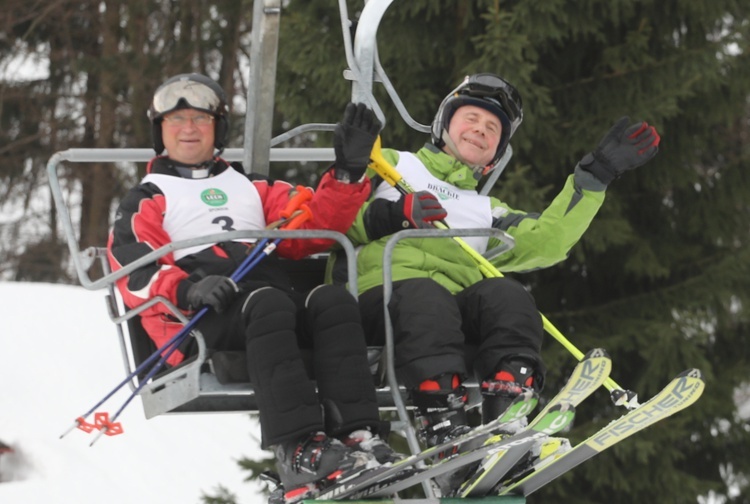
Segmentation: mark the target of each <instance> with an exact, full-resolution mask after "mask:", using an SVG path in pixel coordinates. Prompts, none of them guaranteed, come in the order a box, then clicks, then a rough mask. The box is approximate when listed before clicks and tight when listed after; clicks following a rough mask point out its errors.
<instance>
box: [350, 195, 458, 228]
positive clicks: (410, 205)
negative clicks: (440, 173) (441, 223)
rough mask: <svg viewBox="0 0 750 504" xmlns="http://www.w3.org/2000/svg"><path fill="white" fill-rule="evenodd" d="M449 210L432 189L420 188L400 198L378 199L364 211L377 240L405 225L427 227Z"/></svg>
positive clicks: (444, 216)
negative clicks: (422, 189) (420, 189)
mask: <svg viewBox="0 0 750 504" xmlns="http://www.w3.org/2000/svg"><path fill="white" fill-rule="evenodd" d="M447 216H448V212H446V211H445V208H443V206H442V205H441V204H440V202H439V201H438V200H437V198H436V197H435V196H434V195H433V194H432V193H430V192H427V191H419V192H416V193H409V194H405V195H403V196H401V198H400V199H399V200H398V201H388V200H386V199H382V198H381V199H376V200H374V201H373V202H372V203H370V206H368V207H367V210H366V211H365V215H364V224H365V231H366V232H367V236H369V237H370V239H371V240H377V239H378V238H382V237H383V236H387V235H390V234H393V233H396V232H398V231H401V230H402V229H409V228H412V229H426V228H429V227H431V226H432V222H433V221H436V220H442V219H445V218H446V217H447Z"/></svg>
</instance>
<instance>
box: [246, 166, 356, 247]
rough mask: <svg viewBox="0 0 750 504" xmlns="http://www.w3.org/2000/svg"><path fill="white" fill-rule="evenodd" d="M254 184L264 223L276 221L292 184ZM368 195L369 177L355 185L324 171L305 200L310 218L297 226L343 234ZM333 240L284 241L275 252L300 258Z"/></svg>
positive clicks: (262, 182) (287, 199)
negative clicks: (259, 199)
mask: <svg viewBox="0 0 750 504" xmlns="http://www.w3.org/2000/svg"><path fill="white" fill-rule="evenodd" d="M254 183H255V187H256V188H257V189H258V192H259V193H260V196H261V200H262V201H263V211H264V213H265V216H266V222H269V223H270V222H275V221H277V220H279V219H280V218H281V216H280V212H281V211H282V210H284V208H285V207H286V205H287V203H288V202H289V193H290V191H291V190H292V189H293V187H292V186H291V185H290V184H287V183H286V182H275V183H274V184H273V185H270V184H268V183H267V182H265V181H256V182H254ZM369 196H370V180H369V179H368V178H367V177H365V179H364V181H363V182H360V183H357V184H345V183H343V182H339V181H338V180H336V179H335V178H334V177H333V175H332V173H331V172H330V171H329V172H326V173H325V174H324V175H323V178H322V179H321V180H320V184H319V185H318V189H317V190H316V191H315V193H314V195H313V198H312V200H311V201H309V202H308V203H307V205H308V206H309V207H310V211H311V213H312V218H311V219H310V220H308V221H306V222H305V223H304V224H303V225H302V226H300V229H327V230H332V231H338V232H340V233H346V231H347V230H348V229H349V227H350V226H351V225H352V223H353V222H354V218H355V217H356V216H357V212H358V211H359V208H360V207H361V206H362V204H363V203H364V202H365V200H366V199H367V198H368V197H369ZM334 243H335V242H334V240H327V239H317V238H316V239H307V240H299V239H298V240H283V241H281V242H280V243H279V246H278V248H277V253H278V254H279V255H280V256H282V257H287V258H290V259H300V258H302V257H305V256H308V255H310V254H315V253H318V252H323V251H325V250H328V248H330V247H331V245H333V244H334Z"/></svg>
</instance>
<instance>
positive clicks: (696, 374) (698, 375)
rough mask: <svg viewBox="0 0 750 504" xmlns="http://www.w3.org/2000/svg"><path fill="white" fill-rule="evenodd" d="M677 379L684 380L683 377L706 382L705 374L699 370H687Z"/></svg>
mask: <svg viewBox="0 0 750 504" xmlns="http://www.w3.org/2000/svg"><path fill="white" fill-rule="evenodd" d="M677 377H678V378H682V377H688V378H694V379H696V380H700V381H702V382H705V381H706V378H705V377H704V376H703V372H702V371H701V370H700V369H698V368H691V369H686V370H685V371H683V372H682V373H680V374H679V375H677Z"/></svg>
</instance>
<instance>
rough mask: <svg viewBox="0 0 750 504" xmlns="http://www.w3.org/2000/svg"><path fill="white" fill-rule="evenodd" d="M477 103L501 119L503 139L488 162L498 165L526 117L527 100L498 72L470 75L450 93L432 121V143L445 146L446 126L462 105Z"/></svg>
mask: <svg viewBox="0 0 750 504" xmlns="http://www.w3.org/2000/svg"><path fill="white" fill-rule="evenodd" d="M464 105H474V106H477V107H481V108H483V109H485V110H487V111H489V112H491V113H492V114H494V115H496V116H497V117H498V118H499V119H500V123H501V124H502V126H503V131H502V134H501V135H500V143H499V144H498V146H497V151H495V156H494V157H493V158H492V161H491V162H490V164H489V165H488V166H494V165H495V164H496V163H497V162H498V161H499V160H500V158H501V157H502V156H503V154H504V153H505V149H507V148H508V143H509V142H510V137H512V136H513V133H515V132H516V129H517V128H518V126H519V125H520V124H521V121H523V102H522V101H521V95H520V94H519V93H518V90H517V89H516V88H514V87H513V86H512V85H511V84H510V83H509V82H507V81H506V80H504V79H503V78H501V77H498V76H497V75H495V74H491V73H478V74H474V75H468V76H466V78H465V79H464V80H463V82H461V84H459V85H458V87H457V88H456V89H454V90H453V91H451V92H450V93H448V95H447V96H446V97H445V98H444V99H443V102H442V103H441V104H440V107H439V108H438V111H437V114H435V119H433V121H432V128H431V137H432V143H433V144H434V145H435V146H436V147H438V148H442V147H443V146H444V145H445V142H444V141H443V130H446V131H447V129H448V125H449V124H450V122H451V118H452V117H453V114H454V113H455V112H456V110H457V109H458V108H459V107H462V106H464Z"/></svg>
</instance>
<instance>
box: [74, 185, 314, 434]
mask: <svg viewBox="0 0 750 504" xmlns="http://www.w3.org/2000/svg"><path fill="white" fill-rule="evenodd" d="M312 196H313V192H312V190H310V189H309V188H307V187H304V186H297V187H296V192H295V194H294V195H293V196H292V198H291V199H290V200H289V202H288V203H287V206H286V207H285V208H284V209H283V210H282V211H281V212H280V214H279V215H280V216H281V217H282V219H281V220H279V221H276V222H275V223H272V224H271V225H269V226H268V229H274V228H277V227H281V228H282V229H289V230H292V229H297V228H299V227H300V226H301V225H302V224H303V223H304V222H305V221H307V220H309V219H310V218H312V211H311V210H310V208H309V207H308V206H307V205H306V202H307V201H310V199H312ZM282 239H283V238H277V239H275V240H274V242H272V243H271V244H269V245H266V244H267V243H268V241H269V240H268V238H264V239H263V240H261V241H260V242H259V243H258V244H257V245H256V246H255V247H254V248H253V250H252V251H251V252H250V253H249V254H248V256H247V257H246V258H245V259H244V260H243V261H242V263H241V264H240V266H239V267H238V268H237V269H236V270H235V272H234V273H232V275H231V277H230V278H231V279H232V280H233V281H235V282H238V281H240V280H241V279H242V278H243V277H244V276H245V275H247V273H249V272H250V270H252V269H253V267H255V266H256V265H257V264H258V263H259V262H260V261H261V260H262V259H263V258H265V257H268V256H269V255H270V254H271V253H272V252H273V251H274V250H275V249H276V247H277V245H278V244H279V242H281V240H282ZM208 309H209V308H208V307H207V306H204V307H202V308H201V309H200V310H199V311H198V312H197V313H196V314H195V315H194V316H193V317H192V318H191V319H190V320H189V321H188V323H187V324H185V326H184V327H183V328H182V329H181V330H180V331H179V332H178V333H177V334H175V335H174V336H173V337H172V338H170V339H169V341H167V342H166V343H165V344H164V345H162V346H161V347H160V348H158V349H157V350H156V351H155V352H154V353H152V354H151V355H150V356H149V357H148V358H146V359H145V360H144V361H143V362H142V363H141V364H140V365H139V366H138V367H137V368H136V369H135V370H134V371H133V372H131V373H130V374H129V375H128V376H127V377H125V379H124V380H123V381H122V382H120V383H119V384H118V385H117V386H116V387H115V388H114V389H112V390H111V391H110V392H109V393H108V394H107V395H105V396H104V398H102V399H101V400H100V401H99V402H98V403H96V404H95V405H94V406H93V407H92V408H91V409H90V410H89V411H87V412H86V413H84V414H83V415H81V416H79V417H77V418H76V420H75V423H74V424H73V425H72V426H71V427H70V428H69V429H67V430H66V431H65V432H64V433H63V434H62V435H60V438H61V439H62V438H63V437H64V436H65V435H66V434H68V433H69V432H70V431H71V430H73V429H75V428H79V429H81V430H83V431H84V432H87V433H88V432H91V431H93V430H94V429H98V430H99V431H100V432H99V433H98V434H97V436H96V437H95V438H94V440H93V441H92V442H91V443H90V445H89V446H93V444H94V443H95V442H96V441H97V440H98V439H99V437H100V436H101V435H102V434H107V435H109V436H114V435H117V434H121V433H122V432H123V430H122V426H121V425H120V424H119V423H116V422H115V420H116V419H117V418H118V417H119V416H120V414H121V413H122V411H124V409H125V408H126V407H127V405H128V404H129V403H130V402H131V401H132V400H133V398H134V397H135V396H136V395H138V393H139V392H140V390H141V389H142V388H143V386H144V385H145V384H146V383H148V381H149V380H150V379H151V378H153V376H154V375H155V374H156V373H157V372H158V371H159V370H160V369H161V368H162V367H163V366H164V363H165V362H166V361H167V359H169V357H170V356H171V355H172V353H174V351H175V350H176V349H177V348H178V347H179V346H180V345H181V344H182V342H183V341H184V340H185V339H186V338H187V336H188V335H189V334H190V332H192V330H193V328H194V327H195V325H196V324H197V323H198V321H199V320H200V319H201V318H202V317H203V316H204V315H205V313H206V312H207V311H208ZM159 357H161V358H160V359H159V361H158V362H157V363H156V364H155V365H154V366H153V367H152V368H151V370H150V371H149V373H148V374H147V375H146V376H145V377H144V378H143V379H142V380H139V385H138V386H137V387H136V388H135V390H133V392H131V394H130V396H129V397H128V398H127V399H126V400H125V402H124V403H123V405H122V406H121V407H120V409H119V410H118V411H117V412H116V413H115V415H114V416H113V417H112V418H111V419H110V418H109V415H108V414H107V413H106V412H102V413H96V414H95V422H94V423H93V424H91V423H88V422H86V418H87V417H88V416H90V415H91V414H92V413H93V412H94V410H96V409H97V408H98V407H100V406H101V405H102V404H104V403H105V402H106V401H107V400H108V399H109V398H110V397H112V396H113V395H114V394H115V393H116V392H117V391H118V390H120V389H121V388H122V387H123V386H124V385H125V384H126V383H128V382H129V381H130V380H132V379H133V378H134V377H135V376H136V375H138V374H140V373H141V372H142V371H144V370H145V369H146V368H147V367H148V365H149V364H151V363H152V362H153V361H154V360H156V359H157V358H159Z"/></svg>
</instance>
